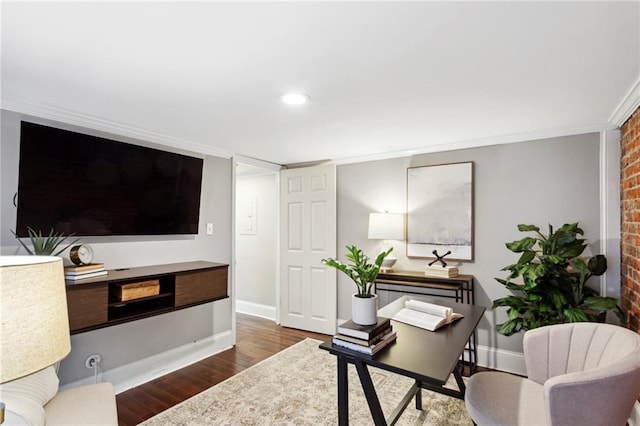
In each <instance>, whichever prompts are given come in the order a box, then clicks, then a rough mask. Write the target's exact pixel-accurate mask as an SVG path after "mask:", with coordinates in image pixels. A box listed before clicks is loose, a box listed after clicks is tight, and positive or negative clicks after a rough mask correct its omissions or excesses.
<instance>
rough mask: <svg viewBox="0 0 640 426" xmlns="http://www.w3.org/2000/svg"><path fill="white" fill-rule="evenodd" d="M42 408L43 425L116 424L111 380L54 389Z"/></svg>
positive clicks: (116, 412) (116, 415)
mask: <svg viewBox="0 0 640 426" xmlns="http://www.w3.org/2000/svg"><path fill="white" fill-rule="evenodd" d="M44 409H45V411H46V415H47V426H51V425H113V426H117V425H118V411H117V408H116V397H115V393H114V391H113V386H112V385H111V383H98V384H95V385H87V386H78V387H75V388H70V389H67V390H64V391H62V392H58V394H57V395H56V396H55V398H53V399H52V400H51V401H49V403H48V404H47V405H45V406H44Z"/></svg>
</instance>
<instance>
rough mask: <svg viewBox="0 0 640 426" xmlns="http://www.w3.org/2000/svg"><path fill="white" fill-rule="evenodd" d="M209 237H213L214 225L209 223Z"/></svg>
mask: <svg viewBox="0 0 640 426" xmlns="http://www.w3.org/2000/svg"><path fill="white" fill-rule="evenodd" d="M207 235H213V223H207Z"/></svg>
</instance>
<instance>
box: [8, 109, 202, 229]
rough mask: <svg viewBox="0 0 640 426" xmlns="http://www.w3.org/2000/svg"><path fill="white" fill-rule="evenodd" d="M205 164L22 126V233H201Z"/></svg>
mask: <svg viewBox="0 0 640 426" xmlns="http://www.w3.org/2000/svg"><path fill="white" fill-rule="evenodd" d="M202 164H203V160H202V159H201V158H195V157H190V156H185V155H180V154H176V153H172V152H166V151H161V150H157V149H151V148H146V147H142V146H138V145H132V144H128V143H123V142H118V141H113V140H109V139H104V138H100V137H96V136H89V135H84V134H81V133H76V132H70V131H67V130H62V129H56V128H52V127H48V126H43V125H40V124H34V123H29V122H24V121H23V122H22V123H21V128H20V163H19V178H18V196H17V208H18V210H17V224H16V233H17V235H18V236H19V237H25V236H27V235H28V233H27V227H30V228H33V229H34V230H36V231H42V232H43V233H47V234H48V233H49V231H50V230H51V229H54V230H55V231H56V232H63V233H65V234H71V233H73V234H75V235H77V236H97V235H180V234H197V233H198V220H199V216H200V191H201V184H202Z"/></svg>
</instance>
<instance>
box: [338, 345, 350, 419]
mask: <svg viewBox="0 0 640 426" xmlns="http://www.w3.org/2000/svg"><path fill="white" fill-rule="evenodd" d="M348 424H349V381H348V375H347V359H346V358H345V357H344V356H341V355H338V425H340V426H347V425H348Z"/></svg>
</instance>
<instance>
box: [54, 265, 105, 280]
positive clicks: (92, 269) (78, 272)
mask: <svg viewBox="0 0 640 426" xmlns="http://www.w3.org/2000/svg"><path fill="white" fill-rule="evenodd" d="M101 275H107V270H106V269H104V263H90V264H88V265H74V266H65V267H64V279H65V280H67V281H77V280H82V279H85V278H94V277H99V276H101Z"/></svg>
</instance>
